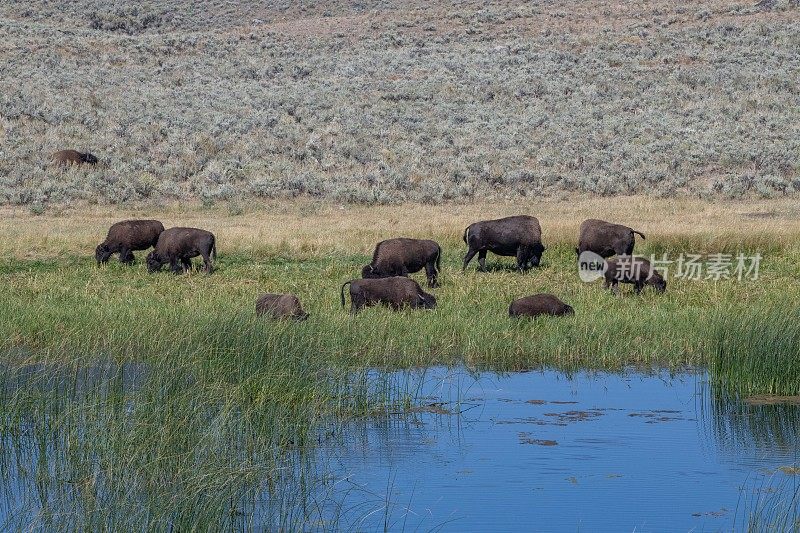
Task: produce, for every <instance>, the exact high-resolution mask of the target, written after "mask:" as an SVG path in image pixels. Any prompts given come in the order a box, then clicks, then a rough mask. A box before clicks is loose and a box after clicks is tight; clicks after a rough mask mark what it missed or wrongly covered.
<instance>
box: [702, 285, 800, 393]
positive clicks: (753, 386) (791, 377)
mask: <svg viewBox="0 0 800 533" xmlns="http://www.w3.org/2000/svg"><path fill="white" fill-rule="evenodd" d="M795 294H796V293H795ZM712 339H713V342H712V350H711V354H712V357H711V365H710V368H711V373H712V376H713V378H714V380H715V381H716V382H717V383H720V384H722V385H725V386H726V387H728V388H731V389H733V390H735V391H736V392H739V393H741V394H744V395H751V394H775V395H783V396H791V395H797V394H800V306H798V305H797V303H796V302H787V303H786V305H783V306H775V307H770V308H764V307H757V308H755V309H747V310H742V311H741V312H736V313H728V314H723V315H721V316H720V318H719V320H718V322H717V323H716V324H715V327H714V329H713V334H712Z"/></svg>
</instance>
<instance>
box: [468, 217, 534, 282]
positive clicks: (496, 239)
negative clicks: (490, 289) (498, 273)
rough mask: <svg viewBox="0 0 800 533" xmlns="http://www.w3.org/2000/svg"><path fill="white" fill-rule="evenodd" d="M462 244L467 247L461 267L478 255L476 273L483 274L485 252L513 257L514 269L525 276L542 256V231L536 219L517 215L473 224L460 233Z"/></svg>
mask: <svg viewBox="0 0 800 533" xmlns="http://www.w3.org/2000/svg"><path fill="white" fill-rule="evenodd" d="M464 242H465V243H466V244H467V246H468V247H469V250H468V251H467V255H465V256H464V266H463V268H462V270H466V269H467V265H468V264H469V262H470V261H472V258H473V257H475V254H478V264H479V265H480V270H482V271H484V272H485V271H486V252H487V251H488V252H492V253H494V254H497V255H503V256H514V255H515V256H516V257H517V268H518V269H519V270H520V272H527V271H528V269H529V268H530V266H539V261H541V259H542V253H544V250H545V248H544V246H542V228H541V227H540V226H539V221H538V220H537V219H536V217H531V216H527V215H519V216H513V217H506V218H501V219H498V220H485V221H483V222H475V223H474V224H471V225H470V226H469V227H467V229H465V230H464Z"/></svg>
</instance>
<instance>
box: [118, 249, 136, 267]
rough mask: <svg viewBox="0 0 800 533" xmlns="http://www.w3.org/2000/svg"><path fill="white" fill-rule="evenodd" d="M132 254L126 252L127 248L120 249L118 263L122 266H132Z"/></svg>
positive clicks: (128, 251)
mask: <svg viewBox="0 0 800 533" xmlns="http://www.w3.org/2000/svg"><path fill="white" fill-rule="evenodd" d="M133 260H134V257H133V252H132V251H130V250H128V249H127V248H122V249H120V251H119V262H120V263H122V264H123V265H132V264H133Z"/></svg>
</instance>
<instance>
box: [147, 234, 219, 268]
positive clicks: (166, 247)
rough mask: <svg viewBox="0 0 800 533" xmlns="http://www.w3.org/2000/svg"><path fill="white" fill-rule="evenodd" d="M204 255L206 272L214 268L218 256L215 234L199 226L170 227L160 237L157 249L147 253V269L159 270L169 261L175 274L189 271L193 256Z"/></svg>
mask: <svg viewBox="0 0 800 533" xmlns="http://www.w3.org/2000/svg"><path fill="white" fill-rule="evenodd" d="M198 255H200V256H202V257H203V266H204V270H205V271H206V273H208V274H210V273H211V271H212V269H213V266H214V265H213V260H214V259H216V257H217V245H216V239H215V238H214V234H213V233H211V232H210V231H206V230H202V229H197V228H170V229H168V230H164V231H163V232H162V233H161V235H160V236H159V237H158V242H157V243H156V246H155V250H153V251H152V252H150V253H149V254H148V255H147V270H148V271H149V272H158V271H159V270H161V266H162V265H164V264H165V263H169V266H170V270H172V272H173V273H174V274H178V273H180V272H188V271H189V270H191V268H192V261H191V258H192V257H197V256H198Z"/></svg>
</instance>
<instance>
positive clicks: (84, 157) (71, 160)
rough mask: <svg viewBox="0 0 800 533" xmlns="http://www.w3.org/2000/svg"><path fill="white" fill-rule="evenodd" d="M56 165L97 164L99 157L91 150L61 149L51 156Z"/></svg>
mask: <svg viewBox="0 0 800 533" xmlns="http://www.w3.org/2000/svg"><path fill="white" fill-rule="evenodd" d="M50 159H51V161H52V162H53V164H55V165H82V164H84V163H86V164H89V165H95V164H97V158H96V157H95V156H93V155H92V154H90V153H89V152H85V153H84V152H78V151H77V150H59V151H58V152H56V153H54V154H53V155H52V156H51V157H50Z"/></svg>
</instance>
